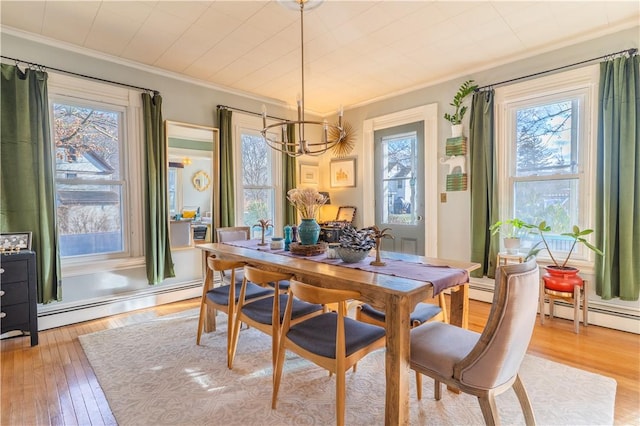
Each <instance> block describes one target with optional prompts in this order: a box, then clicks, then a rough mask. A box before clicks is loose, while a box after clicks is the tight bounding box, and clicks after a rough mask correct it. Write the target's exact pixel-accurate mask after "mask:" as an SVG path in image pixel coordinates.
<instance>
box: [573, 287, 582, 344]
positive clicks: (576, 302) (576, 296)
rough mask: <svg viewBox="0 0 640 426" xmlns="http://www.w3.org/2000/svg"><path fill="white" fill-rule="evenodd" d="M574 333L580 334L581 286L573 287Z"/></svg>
mask: <svg viewBox="0 0 640 426" xmlns="http://www.w3.org/2000/svg"><path fill="white" fill-rule="evenodd" d="M573 331H575V332H576V334H578V333H580V286H577V285H574V286H573Z"/></svg>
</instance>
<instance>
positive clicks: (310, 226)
mask: <svg viewBox="0 0 640 426" xmlns="http://www.w3.org/2000/svg"><path fill="white" fill-rule="evenodd" d="M318 237H320V225H318V222H317V221H316V220H315V219H302V223H301V224H300V226H298V238H299V239H300V244H302V245H303V246H312V245H314V244H317V243H318Z"/></svg>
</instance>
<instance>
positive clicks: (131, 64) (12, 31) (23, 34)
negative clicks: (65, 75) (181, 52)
mask: <svg viewBox="0 0 640 426" xmlns="http://www.w3.org/2000/svg"><path fill="white" fill-rule="evenodd" d="M0 33H3V34H8V35H11V36H14V37H18V38H21V39H24V40H28V41H33V42H35V43H39V44H44V45H46V46H51V47H55V48H58V49H62V50H66V51H68V52H71V53H76V54H79V55H83V56H88V57H91V58H94V59H98V60H103V61H107V62H111V63H114V64H118V65H122V66H125V67H128V68H135V69H137V70H140V71H144V72H148V73H152V74H156V75H159V76H161V77H166V78H170V79H172V80H179V81H182V82H185V83H190V84H194V85H197V86H201V87H205V88H207V89H212V90H217V91H219V92H224V93H228V94H230V95H235V96H241V97H243V98H248V99H252V100H255V101H258V102H262V103H268V104H271V105H276V106H279V107H281V108H285V109H286V108H289V107H291V105H288V104H287V103H286V102H284V101H283V100H281V99H274V98H269V97H265V96H259V95H256V94H255V93H249V92H244V91H242V90H236V89H232V88H230V87H227V86H222V85H218V84H214V83H210V82H206V81H203V80H199V79H197V78H193V77H187V76H185V75H184V74H180V73H177V72H173V71H167V70H163V69H160V68H157V67H153V66H151V65H146V64H142V63H140V62H136V61H133V60H130V59H123V58H119V57H117V56H113V55H109V54H106V53H102V52H98V51H95V50H93V49H89V48H86V47H81V46H77V45H75V44H71V43H67V42H64V41H60V40H56V39H52V38H50V37H45V36H42V35H39V34H34V33H30V32H27V31H22V30H19V29H16V28H13V27H8V26H5V25H0ZM18 59H21V58H18ZM25 60H26V61H28V60H27V59H25ZM34 62H37V61H35V60H34ZM41 65H43V66H45V68H46V64H41ZM69 71H73V70H69ZM74 72H75V71H74Z"/></svg>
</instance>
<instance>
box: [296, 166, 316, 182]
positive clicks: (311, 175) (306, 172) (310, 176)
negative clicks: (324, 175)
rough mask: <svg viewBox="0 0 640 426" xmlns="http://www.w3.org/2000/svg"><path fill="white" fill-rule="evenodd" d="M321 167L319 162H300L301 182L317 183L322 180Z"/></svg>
mask: <svg viewBox="0 0 640 426" xmlns="http://www.w3.org/2000/svg"><path fill="white" fill-rule="evenodd" d="M319 175H320V167H319V166H318V165H317V164H305V163H301V164H300V178H299V180H300V183H301V184H307V185H317V184H318V183H319V182H320V176H319Z"/></svg>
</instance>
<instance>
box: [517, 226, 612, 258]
mask: <svg viewBox="0 0 640 426" xmlns="http://www.w3.org/2000/svg"><path fill="white" fill-rule="evenodd" d="M525 227H527V228H530V229H532V230H533V232H534V233H536V234H538V235H540V238H542V240H540V241H538V243H536V244H535V245H534V246H533V247H531V249H530V250H529V253H527V259H529V258H530V257H531V256H536V255H537V254H538V253H539V252H540V251H541V250H547V252H548V253H549V256H550V257H551V261H552V262H553V264H554V266H555V267H557V268H559V269H565V268H568V266H567V262H569V258H570V257H571V254H572V253H573V249H574V248H575V247H576V245H577V244H579V243H581V244H584V245H585V246H587V248H589V249H590V250H592V251H593V252H595V253H597V254H599V255H600V256H602V255H603V253H602V251H601V250H600V249H599V248H597V247H596V246H594V245H593V244H591V243H590V242H589V241H587V240H586V239H585V238H584V237H585V236H586V235H589V234H591V233H593V229H580V228H579V227H578V226H577V225H574V226H573V228H572V232H564V233H562V234H560V235H563V236H565V237H571V238H573V242H572V244H571V248H570V249H569V252H568V253H567V257H566V258H565V259H564V262H562V264H560V262H558V261H557V260H556V257H555V256H554V255H553V253H552V252H551V249H550V248H549V243H548V242H547V239H546V238H545V236H544V235H545V233H546V232H551V227H550V226H548V225H547V222H546V221H544V220H543V221H542V222H540V223H539V224H537V225H535V224H525ZM540 244H544V248H541V247H539V246H540Z"/></svg>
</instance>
